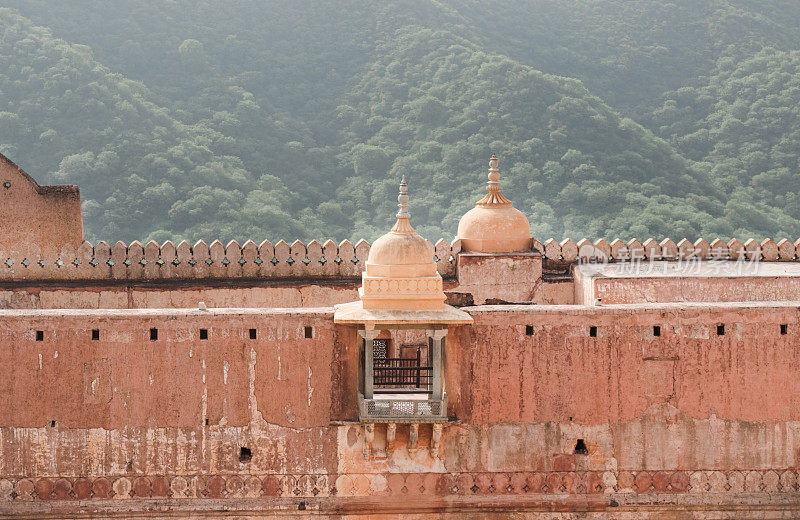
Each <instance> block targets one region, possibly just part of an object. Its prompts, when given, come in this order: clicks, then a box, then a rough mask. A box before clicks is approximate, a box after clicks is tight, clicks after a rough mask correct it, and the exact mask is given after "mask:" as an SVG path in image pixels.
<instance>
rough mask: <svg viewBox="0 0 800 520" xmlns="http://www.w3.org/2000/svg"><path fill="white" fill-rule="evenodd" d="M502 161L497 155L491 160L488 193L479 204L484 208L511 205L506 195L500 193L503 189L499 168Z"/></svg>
mask: <svg viewBox="0 0 800 520" xmlns="http://www.w3.org/2000/svg"><path fill="white" fill-rule="evenodd" d="M499 163H500V161H499V160H498V159H497V156H496V155H495V154H492V156H491V157H490V158H489V182H487V183H486V191H488V192H489V193H487V194H486V195H485V196H484V197H483V198H482V199H481V200H479V201H478V202H477V204H480V205H482V206H505V205H508V204H511V201H510V200H508V199H507V198H506V197H505V195H503V194H502V193H500V190H502V189H503V188H501V187H500V169H499V168H498V167H497V166H498V164H499Z"/></svg>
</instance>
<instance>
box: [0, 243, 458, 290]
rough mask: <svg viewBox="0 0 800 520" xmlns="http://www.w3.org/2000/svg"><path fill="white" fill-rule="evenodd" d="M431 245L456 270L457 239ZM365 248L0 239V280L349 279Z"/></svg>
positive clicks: (442, 267)
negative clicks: (53, 243) (77, 243)
mask: <svg viewBox="0 0 800 520" xmlns="http://www.w3.org/2000/svg"><path fill="white" fill-rule="evenodd" d="M430 246H431V249H432V250H433V251H434V256H433V261H434V262H436V267H437V270H438V272H439V273H440V274H441V275H442V276H443V277H445V278H447V277H450V278H452V277H454V276H455V257H456V256H457V255H458V253H459V252H460V250H461V243H460V241H458V240H457V241H455V242H454V243H453V244H450V243H449V242H448V241H447V240H444V239H440V240H439V241H437V242H436V244H430ZM370 248H371V245H370V243H369V242H367V241H366V240H359V241H358V242H356V243H355V244H353V243H352V242H350V241H349V240H343V241H341V242H339V243H336V242H334V241H333V240H327V241H325V242H322V243H320V242H318V241H316V240H312V241H310V242H308V243H303V242H301V241H300V240H295V241H294V242H292V243H291V244H289V243H287V242H285V241H284V240H280V241H278V242H276V243H275V244H273V243H272V242H270V241H269V240H264V241H263V242H261V243H260V244H256V243H255V242H253V241H252V240H248V241H246V242H245V243H244V244H241V245H240V244H239V243H238V242H237V241H235V240H232V241H230V242H228V244H223V243H222V242H220V241H219V240H215V241H214V242H212V243H211V244H207V243H206V242H204V241H203V240H199V241H197V242H196V243H195V244H193V245H192V244H190V243H189V242H187V241H182V242H180V243H178V244H177V245H175V244H174V243H173V242H171V241H166V242H164V243H163V244H158V243H156V242H154V241H150V242H147V243H146V244H142V243H141V242H139V241H133V242H131V243H130V244H125V243H124V242H115V243H114V244H113V245H110V244H108V243H107V242H104V241H101V242H98V243H97V244H92V243H90V242H84V243H83V244H82V245H81V246H80V247H78V248H75V247H73V246H72V245H71V244H66V245H64V246H62V247H61V248H57V247H55V246H52V247H49V246H45V247H44V248H42V247H39V245H38V244H35V243H22V244H19V243H16V244H2V243H0V280H164V279H175V280H180V279H213V278H232V279H287V278H288V279H304V278H342V279H355V278H358V277H360V276H361V272H362V271H363V270H364V263H365V262H366V260H367V257H368V256H369V251H370Z"/></svg>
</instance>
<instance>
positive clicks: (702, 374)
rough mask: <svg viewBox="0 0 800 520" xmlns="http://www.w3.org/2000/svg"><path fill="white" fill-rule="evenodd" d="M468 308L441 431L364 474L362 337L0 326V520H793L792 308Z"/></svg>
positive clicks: (241, 321) (165, 325) (266, 326)
mask: <svg viewBox="0 0 800 520" xmlns="http://www.w3.org/2000/svg"><path fill="white" fill-rule="evenodd" d="M469 311H470V313H471V314H472V315H473V317H474V319H475V324H474V326H472V327H457V328H454V329H453V330H451V332H450V334H449V335H448V337H447V340H446V359H447V363H448V367H447V379H446V388H447V392H448V394H449V396H450V403H451V409H450V411H451V414H452V415H454V416H455V417H457V419H458V422H456V423H453V424H451V425H448V426H445V427H444V432H443V437H442V440H441V443H440V444H439V445H436V444H435V443H434V442H433V439H432V429H431V427H430V426H429V425H421V426H420V428H419V441H418V443H417V445H416V446H411V445H410V442H409V430H408V428H409V427H408V426H404V425H400V426H398V433H397V439H396V441H395V443H394V445H393V446H388V445H387V443H386V428H385V426H383V425H377V426H376V427H375V428H374V433H373V435H374V439H373V440H372V443H371V444H370V446H369V451H368V453H369V458H368V459H365V458H364V451H365V450H364V448H365V432H364V430H363V427H362V426H361V425H359V424H357V423H355V422H352V420H353V419H355V418H356V415H357V412H356V399H355V397H356V392H357V388H358V359H357V353H358V340H357V336H356V333H355V330H354V329H352V328H348V327H342V326H334V325H333V324H332V312H331V310H330V309H304V310H300V309H294V310H291V309H286V310H281V309H260V310H256V309H227V310H214V311H206V312H203V311H197V310H193V311H182V310H133V311H127V310H126V311H78V310H72V311H58V310H44V311H20V310H16V311H15V310H6V311H0V345H2V346H3V348H0V515H2V514H13V513H19V512H20V511H34V512H38V513H42V512H45V513H46V512H47V511H50V512H52V511H53V510H52V509H48V508H52V507H59V508H62V509H59V511H62V512H65V513H64V514H67V513H70V512H73V513H74V512H76V511H77V510H78V509H79V507H80V506H79V503H78V502H76V501H77V500H78V499H85V500H91V502H88V503H89V504H93V505H92V507H95V508H98V509H97V511H111V510H113V511H119V510H120V509H119V508H123V509H124V508H129V509H132V510H133V509H136V508H137V507H139V508H147V507H151V506H158V504H157V503H154V502H152V500H155V499H157V498H159V497H162V498H167V497H169V498H172V499H177V498H187V499H188V498H194V499H195V500H188V501H177V502H175V501H173V502H169V501H168V502H161V503H160V504H161V506H162V507H163V506H164V504H165V503H171V504H172V505H173V506H176V507H178V506H180V507H188V508H199V509H200V510H202V509H203V508H212V509H213V508H216V507H244V506H242V505H241V504H245V503H247V504H250V505H249V506H248V507H250V508H251V509H252V510H248V511H250V512H249V513H247V514H248V515H253V516H252V517H253V518H255V517H256V516H257V515H256V514H255V513H254V512H253V511H261V513H258V514H259V515H260V514H262V513H263V515H267V513H268V512H270V511H271V513H269V514H275V515H277V514H278V513H276V512H275V511H276V510H275V509H274V507H283V508H287V507H290V508H298V507H300V505H299V502H300V501H302V502H303V507H309V508H317V509H316V511H318V512H321V513H324V514H325V515H330V516H329V517H331V518H332V517H337V516H336V515H338V514H344V513H348V514H356V513H357V512H359V511H360V512H361V513H364V512H368V511H384V512H385V513H387V514H389V513H391V512H392V508H393V507H394V508H395V510H396V509H397V508H400V507H401V506H402V507H403V508H404V509H407V510H409V509H410V510H411V511H417V512H418V513H419V514H423V513H425V514H433V515H434V516H433V517H442V516H444V514H445V513H447V512H449V514H453V515H455V517H458V515H457V514H456V513H457V512H458V511H464V510H470V511H472V512H473V514H479V513H480V514H486V515H489V513H491V514H496V515H499V516H498V517H503V516H502V512H503V511H506V512H508V511H515V512H518V513H519V512H520V511H522V512H527V513H525V516H520V518H553V516H547V515H548V514H549V513H548V511H549V512H550V513H552V509H553V508H554V507H555V508H557V509H558V510H560V511H562V512H567V511H572V512H576V511H577V512H580V511H591V510H597V511H605V513H606V514H611V513H615V514H616V513H618V514H619V515H623V514H633V513H632V511H639V516H637V517H640V518H641V517H647V516H642V515H645V514H646V515H650V517H653V518H655V517H658V518H665V516H657V515H665V514H677V513H675V510H676V508H677V509H681V510H684V512H683V513H681V514H684V515H686V514H687V513H685V510H691V511H695V513H691V515H690V516H681V518H687V517H690V518H717V517H719V516H715V515H716V514H717V513H714V511H728V513H730V512H731V511H735V510H736V508H737V507H740V506H741V504H743V503H747V504H748V505H749V509H748V511H749V514H748V516H749V517H758V518H775V517H777V516H775V515H774V514H773V513H774V512H775V511H778V510H779V509H781V508H784V509H786V508H789V509H786V510H787V511H789V510H792V508H794V511H796V510H797V508H798V507H800V501H798V499H797V494H796V492H797V490H798V489H800V485H799V484H798V480H797V478H798V475H797V471H798V456H800V426H798V425H799V424H800V422H798V419H800V401H798V399H797V398H796V396H797V395H800V388H799V387H800V353H799V352H798V350H797V349H796V348H795V347H796V345H797V334H799V333H800V329H798V327H800V325H799V324H798V310H797V305H796V304H750V305H749V306H747V307H743V306H741V305H735V304H720V305H714V306H711V305H684V306H678V305H641V306H623V307H600V308H597V307H580V306H550V307H538V306H525V305H514V306H491V307H476V308H471V309H469ZM719 324H724V325H725V334H724V335H721V336H718V335H717V325H719ZM781 324H786V325H787V334H786V335H782V334H781V333H780V332H781V330H780V325H781ZM656 325H657V326H660V327H661V335H660V336H658V337H656V336H655V335H654V333H653V332H654V331H653V326H656ZM527 326H531V327H532V330H530V331H528V330H526V328H527ZM305 327H312V329H311V330H312V338H310V339H307V338H306V337H305ZM590 327H597V329H596V332H597V334H596V337H590ZM150 328H157V329H158V340H156V341H150V339H149V333H150V332H149V331H150ZM201 328H205V329H206V330H208V332H209V339H207V340H201V339H199V330H200V329H201ZM250 328H256V329H257V335H258V337H257V339H255V340H252V339H250V338H249V329H250ZM92 329H99V331H100V339H99V340H97V341H93V340H91V331H92ZM37 330H41V331H43V334H44V336H43V341H36V331H37ZM527 332H531V334H530V335H528V334H527ZM206 419H208V425H206V423H205V421H206ZM52 421H55V423H53V422H52ZM577 439H584V440H585V443H586V445H587V447H588V455H580V454H577V455H576V454H575V453H574V447H575V443H576V441H577ZM242 446H246V447H249V448H251V449H252V453H253V458H252V460H251V461H249V462H240V461H239V458H238V455H239V448H240V447H242ZM553 493H555V494H556V495H558V496H557V497H553V496H551V495H552V494H553ZM715 493H722V494H715ZM712 496H713V497H714V498H713V501H712V505H711V506H709V505H708V504H707V503H708V501H709V499H710V497H712ZM411 497H414V498H413V500H411ZM124 498H127V499H129V500H128V501H127V502H125V504H124V505H123V504H122V502H121V500H120V499H124ZM131 498H132V499H134V500H130V499H131ZM246 499H252V500H257V501H258V500H260V501H258V502H254V503H249V502H246ZM243 500H245V502H242V501H243ZM51 501H52V502H51ZM137 503H138V504H139V505H138V506H137ZM704 503H705V504H706V506H704V507H705V508H706V509H703V508H700V509H698V507H700V506H699V505H702V504H704ZM202 504H205V505H202ZM670 504H671V505H670ZM84 505H85V504H84ZM271 507H272V508H273V509H270V508H271ZM103 508H105V509H103ZM259 508H262V509H263V511H262V509H259ZM348 508H350V509H348ZM359 508H360V509H359ZM365 508H366V509H365ZM370 508H373V509H370ZM374 508H377V509H374ZM459 508H461V509H459ZM464 508H466V509H464ZM670 508H671V509H670ZM693 508H694V509H693ZM293 510H294V509H293ZM264 511H266V512H264ZM642 511H644V513H642ZM669 511H672V513H669ZM698 511H699V512H698ZM703 511H705V512H703ZM481 512H482V513H481ZM626 512H627V513H626ZM728 513H726V514H728ZM520 514H522V513H520ZM437 515H441V516H437ZM653 515H656V516H653ZM704 515H706V516H704ZM758 515H760V516H758ZM770 515H772V516H770ZM244 516H245V517H248V518H249V517H250V516H246V515H244ZM259 517H266V516H259ZM622 517H623V516H620V518H622ZM666 517H669V518H673V517H675V516H666ZM409 518H410V517H409Z"/></svg>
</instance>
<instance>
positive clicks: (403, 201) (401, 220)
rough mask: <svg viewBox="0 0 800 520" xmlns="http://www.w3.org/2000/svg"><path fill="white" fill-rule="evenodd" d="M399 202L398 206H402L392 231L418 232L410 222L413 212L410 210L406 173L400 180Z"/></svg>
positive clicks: (402, 232)
mask: <svg viewBox="0 0 800 520" xmlns="http://www.w3.org/2000/svg"><path fill="white" fill-rule="evenodd" d="M397 202H398V204H397V207H398V208H400V210H399V211H398V212H397V222H396V223H395V224H394V227H392V233H399V234H411V233H416V231H414V228H413V227H411V223H410V222H409V219H410V218H411V214H410V213H409V212H408V186H407V185H406V176H405V175H403V179H402V180H401V181H400V194H399V195H398V196H397Z"/></svg>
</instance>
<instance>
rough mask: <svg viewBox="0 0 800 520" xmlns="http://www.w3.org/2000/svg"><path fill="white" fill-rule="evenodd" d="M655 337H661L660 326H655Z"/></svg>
mask: <svg viewBox="0 0 800 520" xmlns="http://www.w3.org/2000/svg"><path fill="white" fill-rule="evenodd" d="M653 336H655V337H657V338H659V337H661V326H660V325H653Z"/></svg>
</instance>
